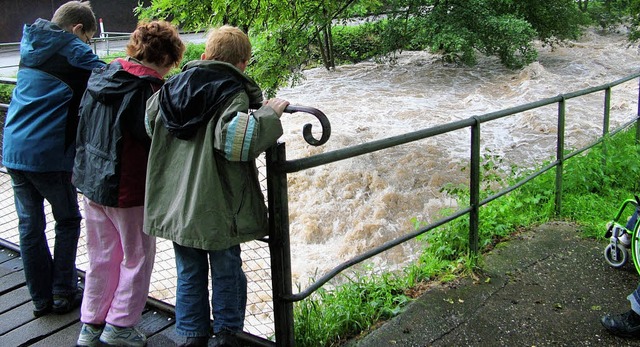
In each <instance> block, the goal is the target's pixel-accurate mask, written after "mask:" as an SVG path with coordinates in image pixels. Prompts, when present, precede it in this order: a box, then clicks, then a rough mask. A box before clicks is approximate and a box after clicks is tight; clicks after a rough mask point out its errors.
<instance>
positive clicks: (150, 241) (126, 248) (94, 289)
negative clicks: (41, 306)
mask: <svg viewBox="0 0 640 347" xmlns="http://www.w3.org/2000/svg"><path fill="white" fill-rule="evenodd" d="M143 208H144V207H143V206H138V207H130V208H116V207H105V206H102V205H99V204H96V203H95V202H93V201H91V200H89V199H87V198H84V212H85V223H86V230H87V251H88V254H89V268H88V269H87V272H86V278H85V289H84V297H83V299H82V309H81V317H80V320H81V321H82V322H83V323H90V324H104V323H109V324H112V325H115V326H119V327H132V326H134V325H136V324H138V322H139V321H140V318H141V316H142V311H143V310H144V307H145V304H146V300H147V296H148V295H149V282H150V280H151V271H152V270H153V262H154V258H155V255H156V242H155V237H151V236H148V235H146V234H145V233H144V232H143V231H142V219H143Z"/></svg>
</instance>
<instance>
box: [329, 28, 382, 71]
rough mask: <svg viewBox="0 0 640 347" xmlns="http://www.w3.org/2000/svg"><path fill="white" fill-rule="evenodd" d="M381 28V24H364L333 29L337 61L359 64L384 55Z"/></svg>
mask: <svg viewBox="0 0 640 347" xmlns="http://www.w3.org/2000/svg"><path fill="white" fill-rule="evenodd" d="M381 26H382V24H381V23H364V24H360V25H351V26H346V25H344V26H335V27H333V30H332V36H333V49H334V54H335V58H336V60H337V61H338V62H350V63H357V62H360V61H363V60H367V59H369V58H372V57H375V56H378V55H380V54H382V53H384V51H383V47H382V41H381V36H380V27H381Z"/></svg>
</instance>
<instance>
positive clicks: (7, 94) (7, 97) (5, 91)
mask: <svg viewBox="0 0 640 347" xmlns="http://www.w3.org/2000/svg"><path fill="white" fill-rule="evenodd" d="M14 87H15V86H14V85H13V84H4V83H2V84H0V104H8V103H9V102H10V101H11V93H13V88H14Z"/></svg>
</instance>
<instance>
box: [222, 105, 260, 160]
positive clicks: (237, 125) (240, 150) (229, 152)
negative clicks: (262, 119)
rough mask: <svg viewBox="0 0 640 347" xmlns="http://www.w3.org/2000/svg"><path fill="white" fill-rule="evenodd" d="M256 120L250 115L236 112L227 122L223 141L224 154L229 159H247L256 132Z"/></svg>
mask: <svg viewBox="0 0 640 347" xmlns="http://www.w3.org/2000/svg"><path fill="white" fill-rule="evenodd" d="M256 126H257V124H256V120H255V118H253V117H252V116H251V115H248V114H246V113H242V112H238V113H237V114H236V116H235V117H234V118H233V120H231V122H230V123H229V124H228V127H227V131H226V138H225V142H224V154H225V157H226V158H227V160H229V161H248V160H249V159H250V156H249V153H250V149H251V145H252V141H253V137H254V134H255V132H256Z"/></svg>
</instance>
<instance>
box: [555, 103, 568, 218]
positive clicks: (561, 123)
mask: <svg viewBox="0 0 640 347" xmlns="http://www.w3.org/2000/svg"><path fill="white" fill-rule="evenodd" d="M565 102H566V101H565V99H564V97H563V98H562V100H560V101H559V102H558V144H557V146H556V161H557V163H558V164H557V165H556V191H555V214H556V216H559V215H560V213H561V212H562V172H563V166H564V128H565V108H566V105H565Z"/></svg>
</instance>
